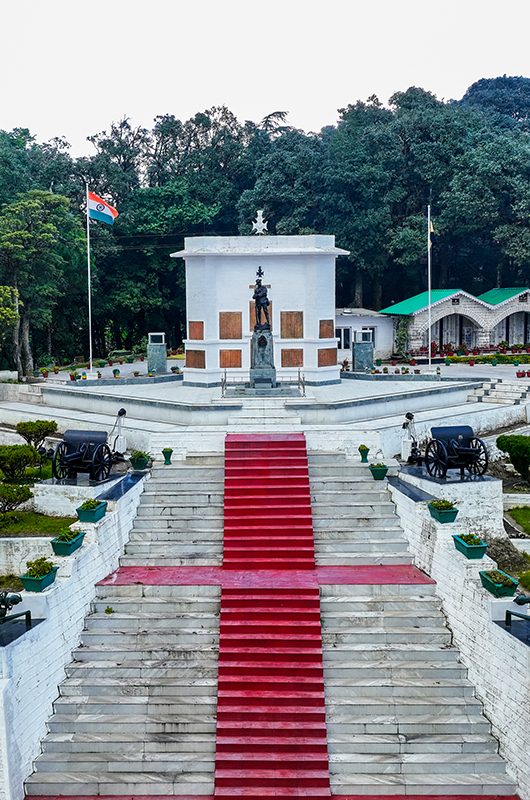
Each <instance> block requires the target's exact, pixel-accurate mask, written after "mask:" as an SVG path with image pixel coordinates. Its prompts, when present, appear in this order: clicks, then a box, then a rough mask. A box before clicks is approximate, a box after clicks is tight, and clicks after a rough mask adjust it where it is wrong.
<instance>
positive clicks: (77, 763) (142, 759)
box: [35, 752, 215, 779]
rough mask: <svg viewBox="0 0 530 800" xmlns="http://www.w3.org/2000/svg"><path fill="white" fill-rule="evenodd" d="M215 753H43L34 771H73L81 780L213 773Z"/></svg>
mask: <svg viewBox="0 0 530 800" xmlns="http://www.w3.org/2000/svg"><path fill="white" fill-rule="evenodd" d="M214 761H215V753H205V752H198V753H187V752H181V753H179V754H178V756H177V758H175V754H173V753H171V752H169V753H168V752H162V753H156V752H150V753H136V754H135V753H49V752H48V753H46V755H45V756H41V757H40V758H37V760H36V762H35V768H36V769H37V770H39V771H40V770H42V772H54V771H58V772H75V773H77V774H78V775H79V778H80V779H82V777H83V774H84V773H86V772H94V771H98V772H101V773H106V772H110V773H114V772H117V771H119V772H126V773H142V772H143V773H149V772H152V773H154V774H157V775H160V776H162V775H163V774H164V773H168V774H172V773H176V772H181V771H182V772H184V773H186V772H190V773H195V772H202V773H207V772H211V771H212V770H213V766H214V763H213V762H214Z"/></svg>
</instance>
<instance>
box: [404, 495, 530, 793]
mask: <svg viewBox="0 0 530 800" xmlns="http://www.w3.org/2000/svg"><path fill="white" fill-rule="evenodd" d="M398 486H399V484H398V485H397V486H396V485H394V486H391V487H390V488H391V492H392V498H393V500H394V502H395V503H396V506H397V512H398V514H399V516H400V518H401V522H402V525H403V529H404V531H405V535H406V537H407V539H408V541H409V545H410V549H411V552H412V554H413V556H414V560H415V564H416V566H418V567H420V569H423V570H425V572H427V573H428V574H429V575H431V576H432V578H434V580H435V581H436V582H437V593H438V595H439V597H440V598H441V599H442V603H443V610H444V613H445V614H446V616H447V621H448V624H449V626H450V628H451V630H452V632H453V637H454V642H455V644H456V646H457V647H458V648H459V649H460V651H461V653H462V659H463V662H464V664H465V665H466V667H467V668H468V675H469V679H470V681H471V682H472V683H473V684H474V685H475V687H476V690H477V696H478V697H479V698H480V700H481V701H482V702H483V704H484V709H485V712H486V715H487V717H488V718H489V719H490V720H491V723H492V730H493V734H494V735H495V736H496V737H497V738H498V740H499V743H500V753H501V755H502V756H503V757H504V758H505V759H506V761H507V763H508V769H509V771H510V773H511V774H512V776H513V777H514V778H515V780H516V781H517V784H518V791H519V794H520V797H521V798H522V800H529V799H530V756H529V751H528V731H530V647H528V646H527V645H525V644H523V643H522V642H520V641H518V640H517V639H515V637H513V636H511V635H510V634H508V633H506V632H505V631H504V630H502V629H501V628H499V627H498V626H497V625H495V624H494V623H493V622H492V619H491V607H492V605H495V606H497V610H499V608H500V611H501V614H502V611H503V609H504V608H507V607H513V609H514V610H520V609H519V608H518V607H517V606H516V605H515V603H512V602H511V601H510V600H508V601H493V603H492V600H491V595H489V594H488V593H487V592H486V590H485V589H483V588H482V586H481V584H480V579H479V576H478V572H479V570H480V569H491V568H493V567H494V566H495V562H493V561H492V560H491V559H490V558H488V557H487V556H486V557H485V558H484V559H481V560H477V561H468V560H467V559H465V558H464V556H463V555H461V554H459V553H458V552H457V551H456V550H455V548H454V545H453V540H452V538H451V536H452V534H454V533H461V532H464V533H466V532H470V530H471V525H470V523H469V522H467V523H465V524H458V518H457V520H456V522H455V523H454V524H451V525H449V524H444V525H440V524H439V523H437V522H435V521H434V520H433V519H432V518H431V517H430V515H429V511H428V508H427V505H426V503H425V502H418V501H415V500H414V499H411V498H410V497H407V496H406V495H405V494H403V493H402V492H401V491H400V489H399V488H398ZM496 617H497V618H498V617H499V613H497V614H496Z"/></svg>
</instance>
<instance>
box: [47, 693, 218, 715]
mask: <svg viewBox="0 0 530 800" xmlns="http://www.w3.org/2000/svg"><path fill="white" fill-rule="evenodd" d="M53 707H54V712H55V713H57V714H65V715H71V716H76V715H78V714H101V715H102V716H103V717H109V718H112V716H113V715H115V714H122V715H123V714H142V713H143V714H146V715H148V716H152V717H156V716H157V715H159V714H160V715H166V716H168V715H172V716H175V717H179V716H181V715H187V714H193V713H194V712H195V713H196V714H197V715H201V714H208V715H212V714H215V712H216V709H217V696H216V695H201V694H197V695H196V696H195V697H190V696H188V697H185V696H183V697H181V696H176V697H173V696H169V697H162V696H161V697H148V696H147V695H144V696H138V695H133V696H120V695H117V696H112V697H109V696H103V697H99V696H97V695H73V696H70V695H68V696H64V697H63V696H61V697H59V698H58V699H57V700H56V701H55V702H54V704H53Z"/></svg>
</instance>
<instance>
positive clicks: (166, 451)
mask: <svg viewBox="0 0 530 800" xmlns="http://www.w3.org/2000/svg"><path fill="white" fill-rule="evenodd" d="M172 454H173V450H172V448H171V447H164V449H163V450H162V455H163V456H164V464H171V456H172Z"/></svg>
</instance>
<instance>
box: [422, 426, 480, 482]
mask: <svg viewBox="0 0 530 800" xmlns="http://www.w3.org/2000/svg"><path fill="white" fill-rule="evenodd" d="M431 436H432V439H431V440H430V441H429V442H428V443H427V447H426V448H425V455H424V457H423V461H424V463H425V466H426V467H427V472H428V473H429V475H430V476H431V477H433V478H445V476H446V475H447V470H448V469H460V477H461V478H463V477H464V474H465V471H466V470H467V471H468V472H469V474H470V475H476V476H479V475H484V473H485V472H486V470H487V468H488V451H487V450H486V445H485V444H484V442H483V441H482V439H478V438H477V437H476V436H475V433H474V431H473V428H471V427H470V426H469V425H451V426H448V427H446V428H431Z"/></svg>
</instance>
